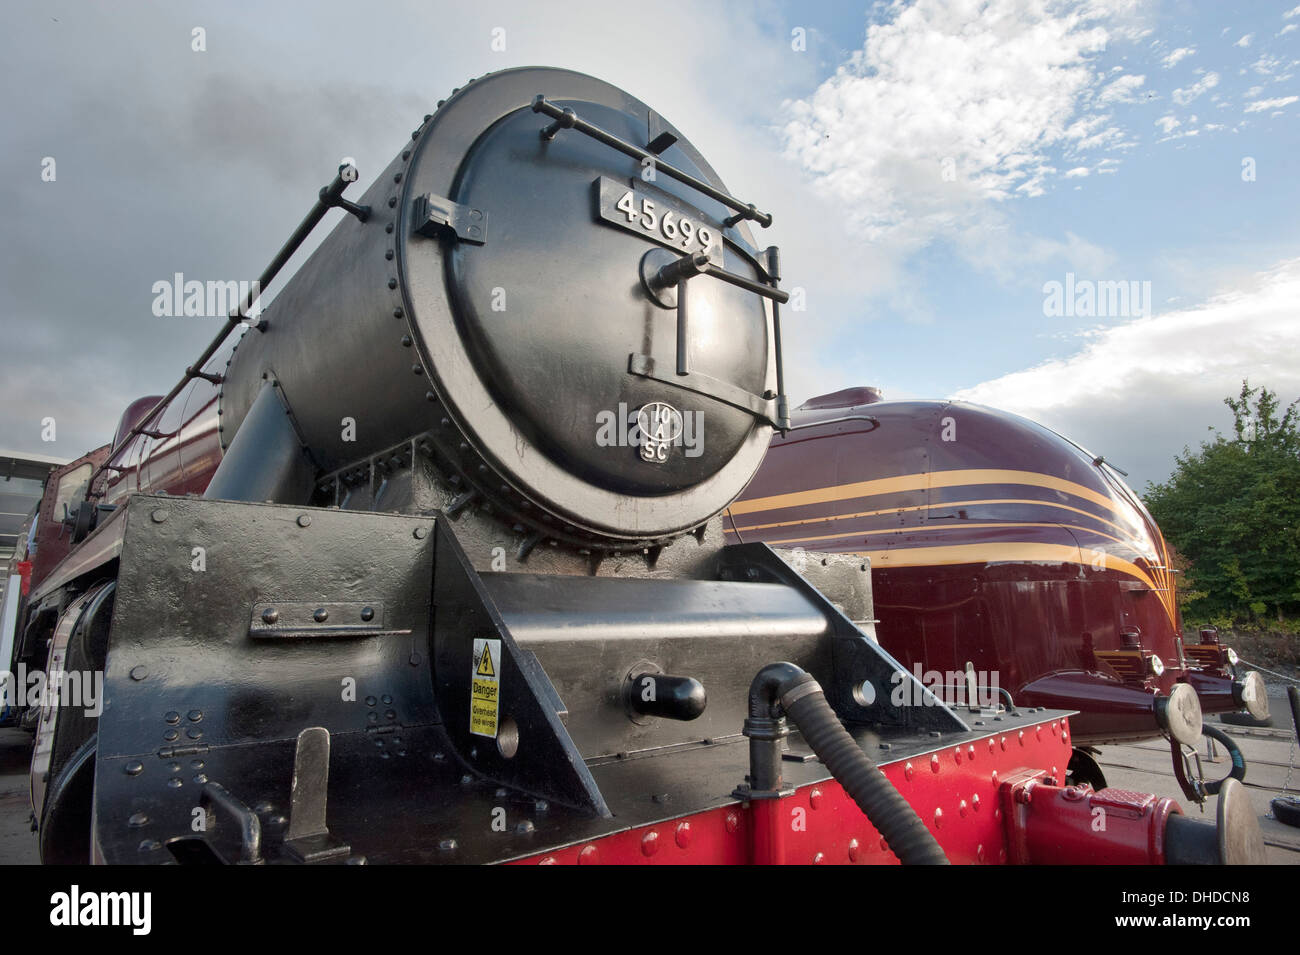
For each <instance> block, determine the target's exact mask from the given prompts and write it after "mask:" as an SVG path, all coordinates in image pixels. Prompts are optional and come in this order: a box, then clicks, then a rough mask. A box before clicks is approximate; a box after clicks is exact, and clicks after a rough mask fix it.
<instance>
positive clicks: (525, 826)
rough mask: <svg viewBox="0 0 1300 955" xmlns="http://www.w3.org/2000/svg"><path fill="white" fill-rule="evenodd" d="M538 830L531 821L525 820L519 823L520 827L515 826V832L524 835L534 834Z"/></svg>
mask: <svg viewBox="0 0 1300 955" xmlns="http://www.w3.org/2000/svg"><path fill="white" fill-rule="evenodd" d="M536 829H537V827H536V826H534V825H533V823H532V820H531V819H525V820H524V821H523V822H521V823H519V825H517V826H515V832H518V833H520V834H522V835H527V834H528V833H530V832H533V831H535V830H536Z"/></svg>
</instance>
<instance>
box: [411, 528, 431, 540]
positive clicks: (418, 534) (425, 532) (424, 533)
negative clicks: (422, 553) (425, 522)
mask: <svg viewBox="0 0 1300 955" xmlns="http://www.w3.org/2000/svg"><path fill="white" fill-rule="evenodd" d="M413 533H414V534H415V539H416V540H418V541H422V540H424V539H425V538H426V537H428V536H429V529H428V528H427V527H417V528H416V529H415V530H414V531H413Z"/></svg>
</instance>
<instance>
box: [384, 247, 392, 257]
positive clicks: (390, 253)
mask: <svg viewBox="0 0 1300 955" xmlns="http://www.w3.org/2000/svg"><path fill="white" fill-rule="evenodd" d="M392 257H393V250H392V249H388V250H387V251H385V252H384V258H386V259H391V258H392Z"/></svg>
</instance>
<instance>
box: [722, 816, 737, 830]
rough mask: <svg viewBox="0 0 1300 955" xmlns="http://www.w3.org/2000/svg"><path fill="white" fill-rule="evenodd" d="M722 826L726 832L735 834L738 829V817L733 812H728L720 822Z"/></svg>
mask: <svg viewBox="0 0 1300 955" xmlns="http://www.w3.org/2000/svg"><path fill="white" fill-rule="evenodd" d="M722 825H723V827H724V828H725V829H726V830H727V831H728V832H735V831H736V830H737V829H739V828H740V817H739V816H737V815H736V814H735V813H734V812H729V813H727V815H726V817H725V818H724V819H723V820H722Z"/></svg>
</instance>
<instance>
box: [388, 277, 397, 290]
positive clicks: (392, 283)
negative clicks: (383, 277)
mask: <svg viewBox="0 0 1300 955" xmlns="http://www.w3.org/2000/svg"><path fill="white" fill-rule="evenodd" d="M388 287H389V288H397V279H389V280H388Z"/></svg>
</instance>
